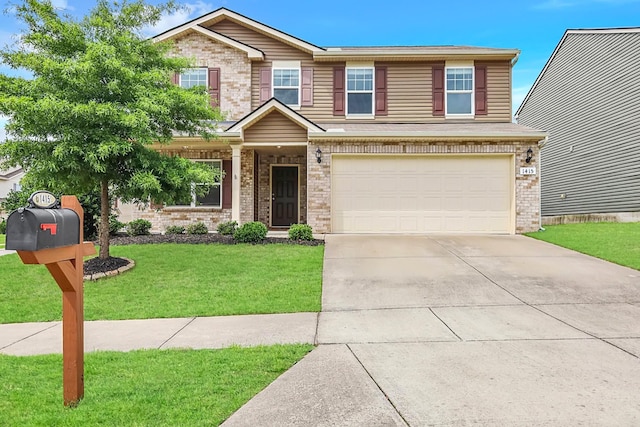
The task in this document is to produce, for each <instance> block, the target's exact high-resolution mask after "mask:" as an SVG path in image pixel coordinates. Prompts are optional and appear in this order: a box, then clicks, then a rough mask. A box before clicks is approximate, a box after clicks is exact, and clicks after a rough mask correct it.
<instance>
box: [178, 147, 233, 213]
mask: <svg viewBox="0 0 640 427" xmlns="http://www.w3.org/2000/svg"><path fill="white" fill-rule="evenodd" d="M191 161H192V162H199V163H214V162H218V163H219V164H220V170H222V160H221V159H191ZM196 185H200V184H199V183H196V182H192V183H191V203H190V204H188V205H170V206H167V207H168V208H195V209H222V203H223V202H222V198H223V197H224V195H223V194H222V179H221V180H220V182H219V183H217V184H213V185H212V187H214V186H216V185H217V186H219V187H220V205H219V206H214V205H198V204H196V202H197V198H196V192H195V187H196Z"/></svg>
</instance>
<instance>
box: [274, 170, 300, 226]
mask: <svg viewBox="0 0 640 427" xmlns="http://www.w3.org/2000/svg"><path fill="white" fill-rule="evenodd" d="M271 173H272V177H271V191H272V194H271V225H273V226H274V227H288V226H290V225H291V224H295V223H297V222H298V167H297V166H274V167H273V169H272V172H271Z"/></svg>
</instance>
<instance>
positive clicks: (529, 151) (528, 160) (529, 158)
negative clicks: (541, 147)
mask: <svg viewBox="0 0 640 427" xmlns="http://www.w3.org/2000/svg"><path fill="white" fill-rule="evenodd" d="M532 158H533V150H532V149H531V148H529V149H528V150H527V158H526V159H524V161H525V162H527V163H531V159H532Z"/></svg>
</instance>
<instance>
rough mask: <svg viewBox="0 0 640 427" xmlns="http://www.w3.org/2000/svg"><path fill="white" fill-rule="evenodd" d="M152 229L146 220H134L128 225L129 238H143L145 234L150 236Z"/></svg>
mask: <svg viewBox="0 0 640 427" xmlns="http://www.w3.org/2000/svg"><path fill="white" fill-rule="evenodd" d="M150 229H151V222H149V221H147V220H146V219H142V218H140V219H134V220H133V221H131V222H130V223H129V224H127V234H128V235H129V236H143V235H145V234H149V230H150Z"/></svg>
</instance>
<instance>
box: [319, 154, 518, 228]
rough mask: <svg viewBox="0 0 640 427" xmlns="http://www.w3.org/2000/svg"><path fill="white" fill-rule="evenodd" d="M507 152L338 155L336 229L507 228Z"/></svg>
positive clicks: (509, 178)
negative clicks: (492, 154)
mask: <svg viewBox="0 0 640 427" xmlns="http://www.w3.org/2000/svg"><path fill="white" fill-rule="evenodd" d="M511 162H512V160H511V157H510V156H404V157H403V156H393V155H389V156H367V155H361V156H356V155H354V156H334V158H333V159H332V187H331V189H332V190H331V191H332V205H331V209H332V231H333V232H336V233H340V232H353V233H425V232H453V233H465V232H473V233H483V232H489V233H509V232H511V222H512V221H511V218H512V212H511V209H512V197H513V194H512V193H513V190H512V186H513V177H512V176H511V172H510V171H511Z"/></svg>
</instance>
